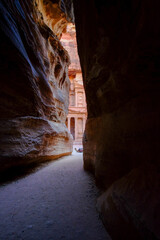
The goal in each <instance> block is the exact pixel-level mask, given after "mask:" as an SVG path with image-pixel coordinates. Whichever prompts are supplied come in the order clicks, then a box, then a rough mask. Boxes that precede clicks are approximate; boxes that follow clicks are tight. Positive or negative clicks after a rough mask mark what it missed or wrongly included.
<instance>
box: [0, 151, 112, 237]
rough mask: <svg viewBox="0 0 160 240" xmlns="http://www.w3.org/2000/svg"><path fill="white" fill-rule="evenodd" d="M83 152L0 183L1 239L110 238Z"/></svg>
mask: <svg viewBox="0 0 160 240" xmlns="http://www.w3.org/2000/svg"><path fill="white" fill-rule="evenodd" d="M97 194H98V192H97V189H96V187H95V185H94V180H93V178H92V176H90V175H88V174H87V173H86V172H84V171H83V163H82V154H81V153H77V154H74V155H71V156H67V157H63V158H61V159H60V160H58V161H55V162H51V163H49V164H48V165H47V166H44V167H43V168H41V169H39V170H37V171H36V172H35V173H32V174H30V175H28V176H26V177H24V178H23V179H19V180H17V181H15V182H12V183H10V184H7V185H4V186H1V187H0V240H19V239H21V240H22V239H23V240H61V239H62V240H105V239H106V240H109V239H110V238H109V236H108V235H107V233H106V231H105V229H104V227H103V224H102V222H101V220H100V219H99V216H98V213H97V211H96V208H95V203H96V198H97Z"/></svg>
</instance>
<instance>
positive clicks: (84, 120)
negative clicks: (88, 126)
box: [83, 117, 86, 132]
mask: <svg viewBox="0 0 160 240" xmlns="http://www.w3.org/2000/svg"><path fill="white" fill-rule="evenodd" d="M85 122H86V118H85V117H83V132H84V130H85Z"/></svg>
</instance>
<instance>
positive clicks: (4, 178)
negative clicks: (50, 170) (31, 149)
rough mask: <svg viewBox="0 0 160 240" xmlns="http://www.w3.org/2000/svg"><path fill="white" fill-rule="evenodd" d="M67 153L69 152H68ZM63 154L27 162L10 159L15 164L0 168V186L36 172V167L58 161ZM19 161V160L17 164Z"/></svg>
mask: <svg viewBox="0 0 160 240" xmlns="http://www.w3.org/2000/svg"><path fill="white" fill-rule="evenodd" d="M68 155H69V154H68ZM63 157H65V156H61V157H59V156H58V157H56V158H50V159H47V160H46V159H39V160H38V161H36V162H35V161H33V162H30V163H28V162H27V161H26V164H25V163H24V162H23V163H22V162H21V160H19V159H10V161H12V164H14V163H15V162H16V164H15V165H13V166H10V167H8V168H6V169H5V170H1V169H0V186H1V185H5V184H8V183H10V182H12V181H15V180H18V179H21V178H23V177H25V176H28V175H30V174H32V173H34V172H36V171H37V170H38V169H40V168H43V167H44V166H47V165H48V164H49V163H51V162H53V161H58V160H59V158H63ZM19 162H21V163H20V164H19Z"/></svg>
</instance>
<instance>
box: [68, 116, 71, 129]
mask: <svg viewBox="0 0 160 240" xmlns="http://www.w3.org/2000/svg"><path fill="white" fill-rule="evenodd" d="M70 119H71V118H70V117H68V130H69V131H70V124H71V123H70Z"/></svg>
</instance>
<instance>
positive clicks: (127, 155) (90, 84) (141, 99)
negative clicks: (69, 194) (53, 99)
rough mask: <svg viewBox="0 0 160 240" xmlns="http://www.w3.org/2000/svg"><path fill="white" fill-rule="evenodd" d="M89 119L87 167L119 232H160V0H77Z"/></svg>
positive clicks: (147, 235) (134, 235)
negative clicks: (93, 175)
mask: <svg viewBox="0 0 160 240" xmlns="http://www.w3.org/2000/svg"><path fill="white" fill-rule="evenodd" d="M74 8H75V20H76V28H77V39H78V47H79V54H80V61H81V65H82V71H83V78H84V87H85V91H86V99H87V107H88V120H87V124H86V131H85V136H84V167H85V169H87V170H91V171H93V172H94V173H95V176H96V179H97V183H98V184H99V185H100V186H101V187H103V189H104V190H105V191H106V192H105V194H104V195H103V196H102V197H101V198H100V200H99V202H98V208H99V211H100V212H101V215H102V218H103V220H104V223H105V225H106V226H107V229H108V230H109V232H110V234H111V236H112V237H113V239H123V240H124V239H160V229H159V227H158V225H159V223H160V201H159V199H160V175H159V174H160V173H159V169H160V160H159V159H160V151H159V136H160V131H159V130H160V129H159V122H160V104H159V103H160V94H159V90H160V81H159V78H160V66H159V57H160V15H159V1H157V0H155V1H151V0H148V1H141V0H137V1H135V0H134V1H132V0H127V1H120V0H118V1H103V0H95V1H92V0H90V1H85V0H82V1H77V0H74Z"/></svg>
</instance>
